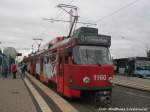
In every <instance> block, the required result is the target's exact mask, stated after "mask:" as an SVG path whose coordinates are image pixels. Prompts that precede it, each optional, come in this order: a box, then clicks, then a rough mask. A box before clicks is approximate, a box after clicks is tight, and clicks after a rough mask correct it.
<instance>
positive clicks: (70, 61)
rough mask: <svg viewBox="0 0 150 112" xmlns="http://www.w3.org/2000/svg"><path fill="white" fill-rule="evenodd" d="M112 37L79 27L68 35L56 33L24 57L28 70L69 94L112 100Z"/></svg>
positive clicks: (63, 92)
mask: <svg viewBox="0 0 150 112" xmlns="http://www.w3.org/2000/svg"><path fill="white" fill-rule="evenodd" d="M110 45H111V37H110V36H106V35H99V34H98V29H96V28H89V27H81V28H79V29H77V30H76V31H75V32H74V33H73V35H72V36H71V37H68V38H67V37H56V38H54V39H53V40H52V41H50V42H49V43H48V44H47V45H45V46H44V48H43V49H42V50H40V51H39V52H37V53H35V54H30V55H29V56H28V57H27V58H25V59H24V61H26V62H27V63H28V70H29V71H30V73H31V74H33V75H35V76H36V77H37V78H38V79H39V80H40V81H42V82H43V83H45V84H47V85H49V86H51V87H53V88H54V89H55V90H56V91H57V92H58V93H60V94H62V95H64V96H66V97H69V98H80V97H82V96H84V94H91V95H93V97H94V98H95V102H96V103H98V104H106V103H109V102H110V100H111V91H112V83H111V82H110V80H111V79H112V77H113V71H114V69H113V64H112V60H111V56H110V52H109V47H110Z"/></svg>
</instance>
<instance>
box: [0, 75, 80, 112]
mask: <svg viewBox="0 0 150 112" xmlns="http://www.w3.org/2000/svg"><path fill="white" fill-rule="evenodd" d="M0 112H78V110H76V108H74V107H73V106H72V105H71V104H70V103H68V102H67V101H66V100H65V99H64V98H62V97H61V96H59V95H58V94H56V93H55V92H53V91H52V90H51V89H50V88H48V87H46V86H45V85H44V84H42V83H41V82H39V81H38V80H36V79H35V77H33V76H31V75H29V74H26V78H24V79H21V78H20V74H19V73H18V74H17V78H16V79H12V76H11V75H9V77H8V78H3V77H0Z"/></svg>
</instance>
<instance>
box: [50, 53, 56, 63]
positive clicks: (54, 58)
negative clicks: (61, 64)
mask: <svg viewBox="0 0 150 112" xmlns="http://www.w3.org/2000/svg"><path fill="white" fill-rule="evenodd" d="M51 62H52V63H53V64H55V63H56V52H53V53H52V56H51Z"/></svg>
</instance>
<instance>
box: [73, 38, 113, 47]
mask: <svg viewBox="0 0 150 112" xmlns="http://www.w3.org/2000/svg"><path fill="white" fill-rule="evenodd" d="M76 40H77V43H78V44H85V45H88V44H89V45H103V46H108V47H110V45H111V37H110V36H108V35H98V36H84V35H82V36H80V37H78V38H76Z"/></svg>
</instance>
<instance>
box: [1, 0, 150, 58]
mask: <svg viewBox="0 0 150 112" xmlns="http://www.w3.org/2000/svg"><path fill="white" fill-rule="evenodd" d="M70 1H72V0H57V1H56V0H11V1H10V0H0V35H1V36H0V40H1V41H2V43H3V44H4V45H5V46H14V47H16V48H20V49H21V48H31V46H32V44H34V45H35V46H36V44H35V42H34V41H33V38H35V37H38V38H43V39H44V42H43V43H47V42H48V41H50V40H51V39H52V38H54V37H56V36H60V35H67V34H68V32H69V31H68V24H69V23H61V22H54V23H51V22H48V21H43V20H42V18H55V17H56V16H58V14H60V13H61V14H60V16H58V18H57V19H65V20H68V19H69V15H68V14H67V13H65V12H63V11H61V10H60V9H58V8H56V6H57V5H58V4H59V3H69V2H70ZM132 1H134V0H132ZM132 1H131V0H111V1H110V0H109V1H106V0H89V1H87V0H82V1H81V0H74V1H72V4H73V5H77V6H78V7H79V10H78V13H79V20H80V21H83V22H94V21H96V20H98V19H100V18H102V17H104V16H106V15H108V14H110V13H112V12H113V11H115V10H117V9H119V8H121V7H123V6H124V5H126V4H128V3H130V2H132ZM149 7H150V3H149V2H148V1H146V0H139V1H138V2H137V3H135V4H134V5H132V6H130V7H128V8H127V9H124V10H122V11H120V12H118V13H116V14H115V15H113V16H110V17H107V18H105V19H103V20H102V21H100V22H99V23H98V25H97V26H96V27H97V28H98V29H99V33H101V34H108V35H111V37H112V46H111V53H112V55H114V56H115V57H131V56H146V53H145V49H146V48H147V47H149V48H150V38H149V35H150V31H149V27H150V22H149V20H150V16H149V15H150V11H149V10H148V9H149ZM79 26H83V25H81V24H78V25H77V27H79ZM22 52H27V51H26V50H25V51H22ZM30 52H31V50H30Z"/></svg>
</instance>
